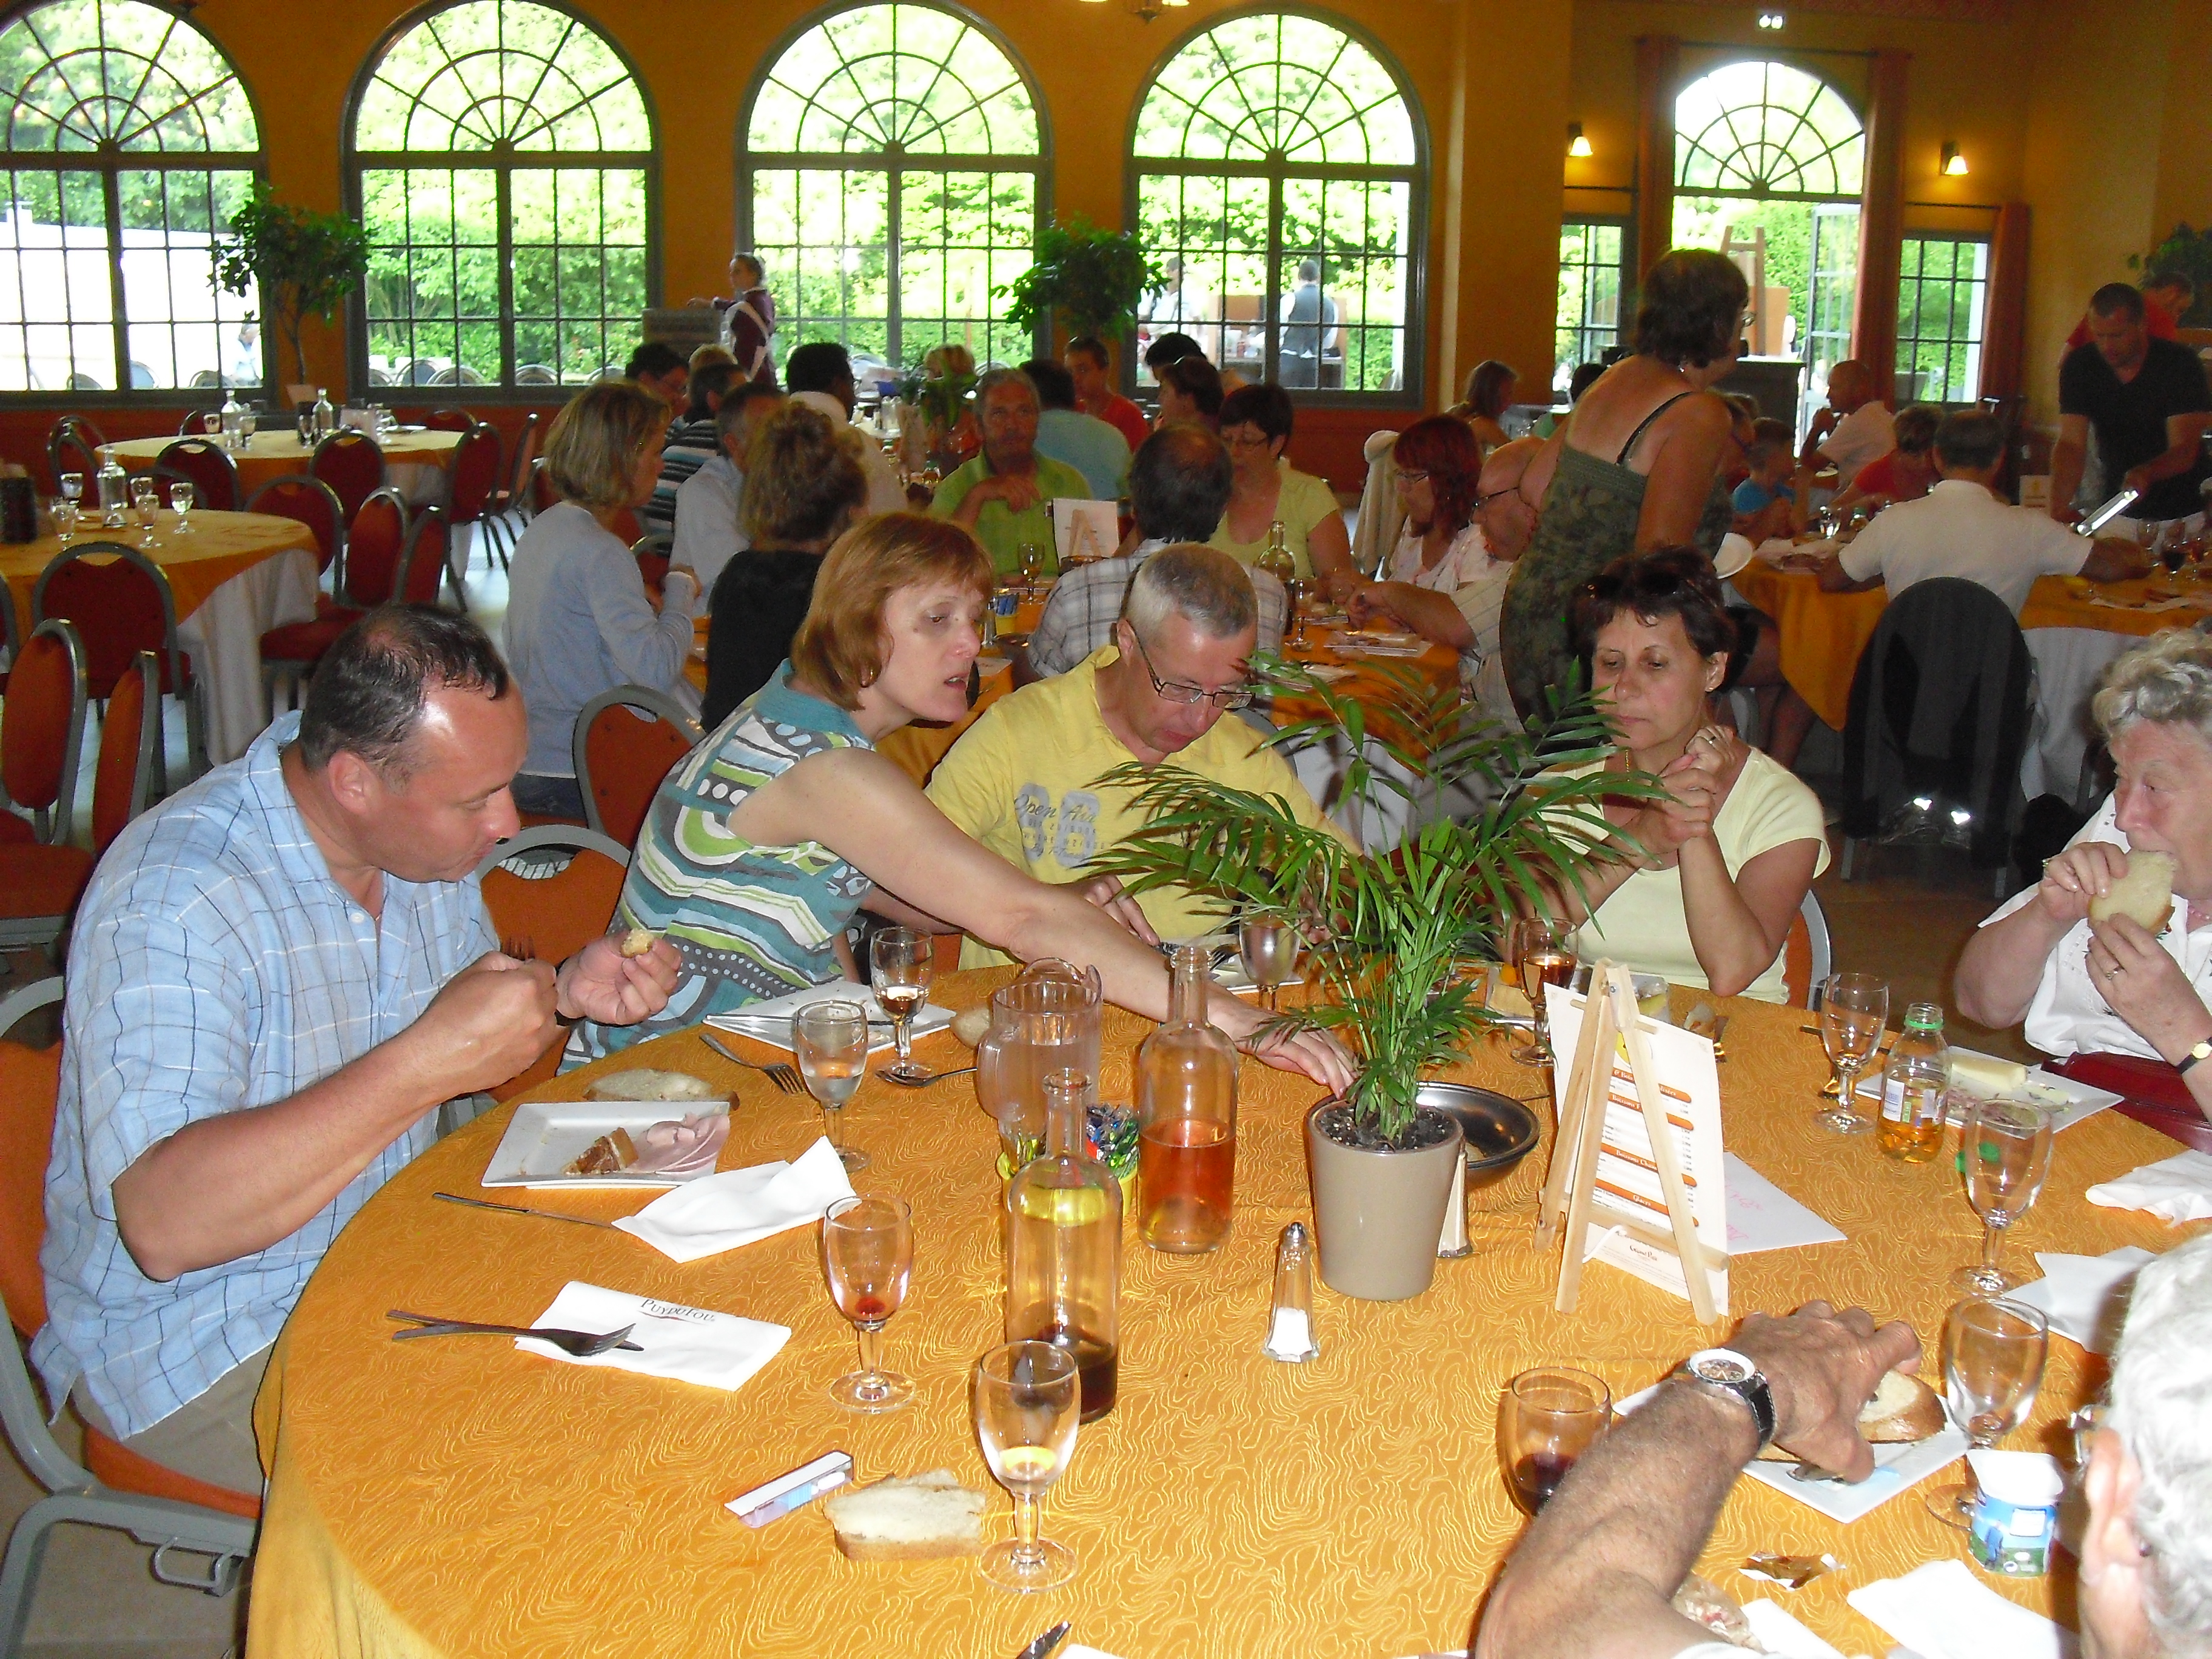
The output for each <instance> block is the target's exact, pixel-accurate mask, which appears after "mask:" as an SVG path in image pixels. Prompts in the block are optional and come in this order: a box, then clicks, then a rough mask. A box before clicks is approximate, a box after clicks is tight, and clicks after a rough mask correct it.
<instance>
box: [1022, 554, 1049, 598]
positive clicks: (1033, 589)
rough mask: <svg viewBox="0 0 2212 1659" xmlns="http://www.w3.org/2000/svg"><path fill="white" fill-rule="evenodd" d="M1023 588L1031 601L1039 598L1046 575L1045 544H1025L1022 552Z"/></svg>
mask: <svg viewBox="0 0 2212 1659" xmlns="http://www.w3.org/2000/svg"><path fill="white" fill-rule="evenodd" d="M1021 564H1022V587H1023V589H1024V592H1026V594H1027V596H1028V597H1029V598H1030V599H1035V598H1036V596H1037V592H1038V588H1039V586H1040V584H1041V579H1042V577H1043V575H1044V544H1043V543H1042V542H1024V543H1023V544H1022V550H1021Z"/></svg>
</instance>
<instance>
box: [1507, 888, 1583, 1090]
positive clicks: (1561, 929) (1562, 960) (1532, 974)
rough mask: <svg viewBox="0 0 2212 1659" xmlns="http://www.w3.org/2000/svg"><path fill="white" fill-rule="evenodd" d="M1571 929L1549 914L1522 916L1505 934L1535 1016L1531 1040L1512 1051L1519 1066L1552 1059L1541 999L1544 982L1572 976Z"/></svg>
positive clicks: (1547, 1016) (1544, 1004) (1546, 1012)
mask: <svg viewBox="0 0 2212 1659" xmlns="http://www.w3.org/2000/svg"><path fill="white" fill-rule="evenodd" d="M1574 931H1575V930H1574V929H1573V928H1572V927H1570V926H1568V925H1567V924H1566V923H1565V922H1564V921H1559V919H1558V918H1556V917H1553V916H1522V918H1520V920H1518V921H1516V922H1515V923H1514V924H1513V930H1512V933H1510V935H1509V958H1508V959H1509V960H1510V963H1512V965H1513V967H1514V968H1515V969H1516V971H1517V973H1518V975H1519V976H1520V980H1521V989H1522V994H1524V995H1526V996H1527V997H1528V1007H1529V1012H1531V1013H1532V1014H1534V1017H1535V1030H1534V1040H1533V1041H1531V1042H1526V1043H1523V1044H1522V1046H1521V1047H1519V1048H1516V1049H1515V1050H1514V1051H1513V1058H1514V1060H1516V1062H1518V1063H1519V1064H1521V1065H1522V1066H1549V1065H1550V1064H1551V1063H1552V1021H1551V1017H1550V1008H1549V1006H1548V1004H1547V1002H1546V1001H1545V998H1544V987H1546V986H1547V985H1560V986H1564V985H1567V984H1570V983H1571V982H1572V981H1573V979H1574V976H1575V952H1574V945H1573V939H1574Z"/></svg>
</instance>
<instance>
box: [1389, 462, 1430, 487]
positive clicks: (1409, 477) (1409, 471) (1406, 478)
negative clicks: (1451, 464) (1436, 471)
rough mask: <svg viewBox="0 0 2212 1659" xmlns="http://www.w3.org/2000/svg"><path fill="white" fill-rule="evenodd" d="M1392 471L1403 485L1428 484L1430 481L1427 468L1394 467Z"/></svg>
mask: <svg viewBox="0 0 2212 1659" xmlns="http://www.w3.org/2000/svg"><path fill="white" fill-rule="evenodd" d="M1391 471H1392V472H1393V473H1394V474H1395V476H1396V477H1397V480H1398V482H1399V483H1401V484H1417V483H1428V481H1429V470H1428V468H1426V467H1425V466H1413V467H1407V466H1400V467H1393V468H1392V469H1391Z"/></svg>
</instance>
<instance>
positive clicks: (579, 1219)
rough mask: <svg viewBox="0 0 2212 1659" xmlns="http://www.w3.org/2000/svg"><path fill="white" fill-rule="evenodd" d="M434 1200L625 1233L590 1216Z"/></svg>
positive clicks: (452, 1198)
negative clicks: (571, 1222)
mask: <svg viewBox="0 0 2212 1659" xmlns="http://www.w3.org/2000/svg"><path fill="white" fill-rule="evenodd" d="M430 1196H431V1197H433V1198H442V1199H444V1200H446V1202H447V1203H448V1204H465V1205H467V1206H469V1207H470V1208H471V1209H472V1210H499V1211H502V1212H505V1213H507V1214H508V1215H534V1216H536V1217H537V1218H538V1219H539V1220H540V1221H573V1222H574V1223H575V1224H576V1225H578V1226H579V1227H605V1229H606V1230H607V1231H609V1232H612V1233H618V1232H621V1231H623V1229H621V1228H620V1227H617V1226H616V1225H615V1224H614V1223H613V1222H611V1221H594V1220H592V1218H590V1217H589V1216H581V1215H562V1214H561V1213H560V1212H558V1211H556V1210H532V1209H529V1208H526V1207H525V1206H522V1205H520V1204H495V1203H493V1202H491V1201H490V1200H489V1199H483V1198H463V1197H462V1196H461V1195H460V1194H459V1193H433V1194H430Z"/></svg>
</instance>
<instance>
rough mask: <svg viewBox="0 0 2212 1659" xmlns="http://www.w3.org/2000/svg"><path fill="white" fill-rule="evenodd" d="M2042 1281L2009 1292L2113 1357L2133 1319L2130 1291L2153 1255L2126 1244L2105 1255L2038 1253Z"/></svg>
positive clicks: (2055, 1326) (2093, 1348)
mask: <svg viewBox="0 0 2212 1659" xmlns="http://www.w3.org/2000/svg"><path fill="white" fill-rule="evenodd" d="M2035 1259H2036V1261H2038V1262H2039V1264H2040V1265H2041V1267H2042V1268H2043V1277H2042V1278H2040V1279H2037V1280H2036V1281H2035V1283H2033V1285H2021V1287H2020V1288H2019V1289H2018V1290H2016V1291H2009V1292H2008V1294H2009V1295H2010V1296H2011V1297H2012V1299H2013V1300H2014V1301H2015V1302H2025V1303H2027V1304H2028V1305H2029V1306H2030V1307H2032V1308H2040V1309H2042V1310H2043V1311H2044V1314H2045V1316H2046V1317H2047V1318H2048V1319H2049V1320H2050V1321H2051V1329H2052V1330H2054V1331H2056V1332H2057V1333H2058V1334H2059V1335H2061V1336H2063V1337H2070V1338H2071V1339H2072V1340H2075V1341H2076V1342H2078V1343H2080V1344H2081V1346H2083V1347H2085V1348H2087V1350H2088V1351H2089V1352H2091V1353H2110V1352H2112V1347H2113V1345H2114V1344H2115V1343H2117V1342H2118V1340H2120V1323H2121V1322H2122V1321H2123V1320H2124V1319H2125V1318H2126V1317H2127V1315H2128V1292H2129V1291H2130V1290H2131V1289H2133V1288H2134V1285H2135V1277H2136V1268H2138V1267H2142V1265H2143V1263H2144V1262H2146V1261H2155V1260H2156V1258H2155V1257H2154V1256H2153V1255H2151V1253H2150V1252H2149V1251H2148V1250H2143V1249H2136V1247H2135V1246H2134V1245H2132V1244H2124V1245H2122V1246H2121V1247H2120V1248H2119V1249H2117V1250H2109V1251H2107V1252H2106V1254H2104V1255H2059V1254H2057V1252H2055V1251H2047V1250H2038V1251H2037V1252H2036V1253H2035Z"/></svg>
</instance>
